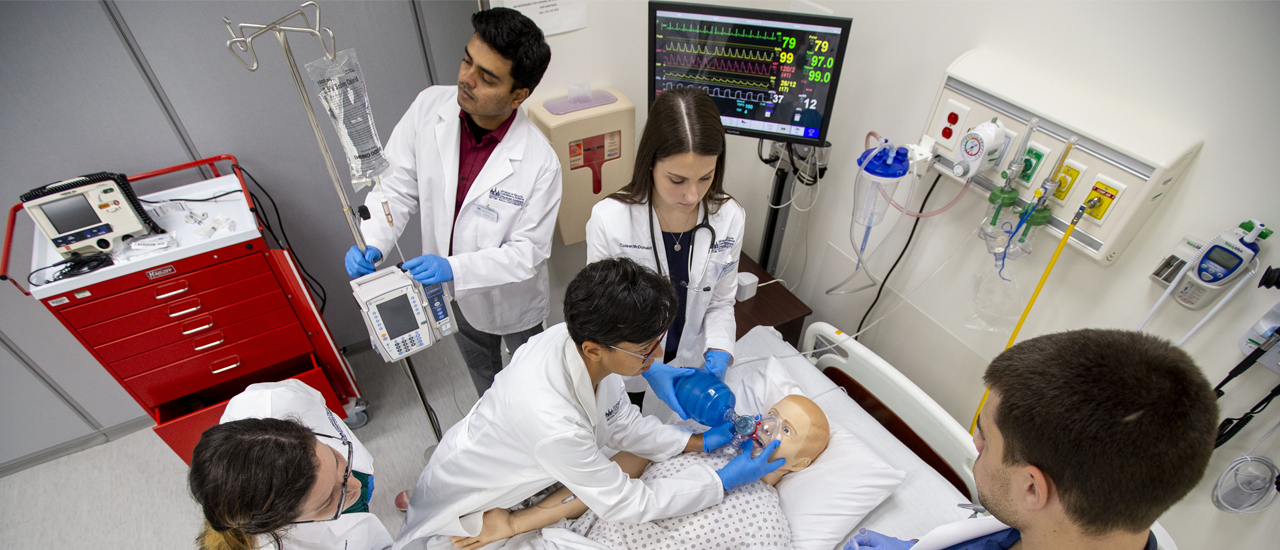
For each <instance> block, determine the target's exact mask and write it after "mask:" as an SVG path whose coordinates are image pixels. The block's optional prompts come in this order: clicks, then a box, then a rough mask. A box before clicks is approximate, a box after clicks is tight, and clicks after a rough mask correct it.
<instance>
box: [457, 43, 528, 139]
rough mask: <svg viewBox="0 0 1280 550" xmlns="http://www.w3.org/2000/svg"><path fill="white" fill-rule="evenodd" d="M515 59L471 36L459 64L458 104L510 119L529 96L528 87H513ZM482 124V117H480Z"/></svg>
mask: <svg viewBox="0 0 1280 550" xmlns="http://www.w3.org/2000/svg"><path fill="white" fill-rule="evenodd" d="M514 83H515V80H514V79H512V77H511V60H509V59H507V58H505V57H502V54H500V53H498V52H497V51H495V50H494V49H493V48H490V47H489V45H488V44H486V43H485V42H484V40H481V39H480V35H478V34H473V35H471V41H470V42H467V47H466V49H465V50H463V55H462V65H461V66H459V67H458V106H459V107H462V110H463V111H466V112H467V113H468V114H470V115H471V117H472V118H473V119H477V118H498V119H499V120H506V118H507V116H508V115H510V114H511V111H513V110H515V108H516V107H519V106H520V103H521V102H523V101H524V100H525V98H527V97H529V90H528V89H527V88H520V89H518V90H512V89H511V86H512V85H513V84H514ZM476 122H477V123H480V122H481V121H480V120H476Z"/></svg>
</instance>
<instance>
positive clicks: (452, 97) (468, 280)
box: [360, 86, 560, 334]
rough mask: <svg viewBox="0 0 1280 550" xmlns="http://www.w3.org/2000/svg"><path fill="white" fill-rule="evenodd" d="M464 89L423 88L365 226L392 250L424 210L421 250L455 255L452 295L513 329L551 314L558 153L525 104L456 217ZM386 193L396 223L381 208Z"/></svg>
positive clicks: (477, 318) (468, 311)
mask: <svg viewBox="0 0 1280 550" xmlns="http://www.w3.org/2000/svg"><path fill="white" fill-rule="evenodd" d="M457 93H458V88H457V87H456V86H432V87H430V88H427V89H426V90H423V91H422V93H420V94H418V98H417V99H415V100H414V102H413V104H412V105H410V106H409V110H408V111H406V112H405V114H404V117H402V118H401V119H400V122H399V123H398V124H396V127H395V130H393V131H392V132H391V138H390V139H389V140H387V147H386V154H387V160H388V161H390V163H391V168H390V169H389V170H387V172H386V173H385V174H384V175H383V177H382V192H381V193H379V192H377V191H375V192H371V193H369V195H368V196H366V197H365V206H367V207H368V208H369V212H370V213H371V214H372V217H371V218H370V219H368V220H365V221H364V222H363V223H361V224H360V231H361V233H363V234H364V238H365V242H366V244H368V245H370V246H375V247H377V248H378V250H381V251H382V254H383V257H384V258H385V257H387V256H389V255H390V253H391V249H392V247H393V245H394V244H395V241H396V239H397V238H398V237H399V236H400V232H401V231H403V230H404V227H405V223H406V222H407V221H408V220H409V218H410V217H411V216H413V214H414V213H415V212H419V211H421V212H422V253H423V254H435V255H437V256H441V257H447V258H448V259H449V267H450V268H451V269H452V270H453V282H452V283H450V284H449V286H450V287H451V288H450V293H451V295H452V296H453V297H454V299H455V300H457V302H458V307H460V308H462V314H463V315H464V316H466V318H467V321H468V322H470V323H471V325H472V326H474V327H475V328H477V329H479V330H481V331H484V332H488V333H491V334H511V333H513V332H518V331H521V330H525V329H528V328H532V327H533V326H534V325H537V324H539V323H541V322H542V321H543V320H544V319H546V317H547V313H549V312H550V305H549V304H550V300H549V294H550V292H549V285H548V280H547V264H546V260H547V257H548V256H550V255H551V235H552V233H553V231H554V230H555V222H556V213H557V212H559V209H560V160H559V159H558V158H557V157H556V154H555V151H554V150H552V148H551V145H550V144H549V143H547V140H546V138H545V137H543V135H542V133H541V132H539V131H538V129H537V128H536V127H534V125H533V123H532V122H530V121H529V117H527V116H525V114H524V112H523V111H520V110H517V111H516V112H515V113H514V114H513V115H512V116H514V117H516V118H515V120H513V121H512V122H511V127H510V128H509V129H508V130H507V133H506V136H504V137H503V139H502V141H501V142H499V143H498V145H497V148H496V149H494V151H493V154H492V155H490V157H489V160H488V162H486V163H485V166H484V168H483V169H481V171H480V173H479V175H477V176H476V179H475V181H474V182H473V183H472V184H471V188H470V189H469V190H468V191H467V195H466V198H465V200H464V202H463V205H462V210H461V211H460V212H459V213H458V221H457V224H456V225H455V224H454V220H453V212H454V206H455V204H456V203H457V193H458V154H459V147H460V143H461V139H462V138H461V129H462V120H461V119H460V118H458V115H459V113H461V112H462V109H461V107H459V106H458V101H457ZM384 195H385V197H386V199H387V202H388V203H389V205H390V207H391V213H392V217H394V218H395V221H396V224H395V227H389V226H388V225H387V221H386V217H385V216H383V214H382V205H381V199H380V197H381V196H384ZM495 216H496V219H494V218H495ZM450 244H452V245H453V254H452V255H450V253H449V250H450Z"/></svg>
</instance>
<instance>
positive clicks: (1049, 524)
mask: <svg viewBox="0 0 1280 550" xmlns="http://www.w3.org/2000/svg"><path fill="white" fill-rule="evenodd" d="M983 380H984V381H985V382H986V383H987V384H988V385H989V386H990V387H991V396H990V398H989V399H987V402H986V404H985V405H984V406H983V408H982V411H981V413H980V415H979V417H978V429H977V431H976V432H975V433H974V435H973V442H974V444H975V445H976V446H977V447H978V459H977V461H976V462H975V463H974V467H973V474H974V482H975V483H976V484H977V487H978V501H979V503H980V504H982V506H983V507H985V508H986V509H987V511H988V512H990V513H991V517H983V518H977V519H971V520H966V521H962V522H957V523H954V524H949V525H944V526H942V527H939V528H938V529H935V530H934V531H932V532H930V533H929V534H928V535H926V536H925V537H923V538H922V539H920V542H919V544H916V543H915V542H912V541H902V540H898V539H896V538H893V537H888V536H884V535H881V534H879V533H875V532H872V531H865V530H864V531H863V532H860V533H859V534H858V535H855V536H854V540H853V541H852V542H850V544H849V545H847V546H846V548H847V549H859V550H860V549H875V550H904V549H907V548H913V545H914V549H915V550H943V549H945V550H1004V549H1011V548H1012V549H1016V550H1058V549H1063V550H1065V549H1069V548H1089V549H1091V550H1143V549H1145V550H1155V549H1156V548H1157V542H1156V539H1155V536H1154V534H1153V533H1152V532H1151V531H1150V529H1151V525H1152V524H1153V523H1155V521H1156V519H1157V518H1159V517H1160V515H1161V514H1163V513H1164V512H1165V510H1168V509H1169V507H1171V506H1173V505H1174V503H1176V502H1178V501H1179V500H1181V499H1182V497H1184V496H1186V494H1187V493H1188V492H1190V491H1191V489H1192V488H1194V487H1195V486H1196V484H1197V483H1198V482H1199V481H1200V478H1201V477H1202V476H1203V475H1204V471H1205V468H1206V467H1207V466H1208V464H1209V457H1210V455H1211V454H1212V453H1213V444H1214V438H1215V435H1216V432H1217V427H1216V425H1217V420H1218V406H1217V401H1216V399H1215V397H1214V395H1213V390H1212V389H1211V388H1210V385H1209V382H1208V380H1206V379H1205V377H1204V375H1203V374H1202V373H1201V372H1200V369H1199V368H1197V367H1196V365H1195V363H1194V362H1192V360H1191V357H1190V356H1188V355H1187V354H1186V353H1185V352H1183V351H1182V350H1180V349H1178V348H1175V347H1173V346H1172V345H1170V344H1169V343H1168V342H1166V341H1164V340H1161V339H1159V338H1156V337H1154V336H1149V335H1145V334H1141V333H1137V332H1128V331H1120V330H1075V331H1070V332H1061V333H1057V334H1049V335H1045V336H1040V337H1037V338H1033V339H1031V340H1027V341H1026V342H1022V343H1020V344H1018V345H1016V346H1014V347H1012V348H1010V349H1008V350H1006V351H1005V352H1004V353H1002V354H1000V355H999V356H997V357H996V359H995V360H994V361H992V362H991V365H990V366H988V367H987V372H986V375H985V376H984V377H983Z"/></svg>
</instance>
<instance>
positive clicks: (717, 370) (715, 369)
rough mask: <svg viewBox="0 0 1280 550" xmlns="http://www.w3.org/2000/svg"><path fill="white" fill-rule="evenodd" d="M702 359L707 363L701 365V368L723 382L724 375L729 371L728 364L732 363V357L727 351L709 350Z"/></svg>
mask: <svg viewBox="0 0 1280 550" xmlns="http://www.w3.org/2000/svg"><path fill="white" fill-rule="evenodd" d="M703 357H704V358H705V359H706V360H707V362H706V363H703V365H702V368H704V369H706V370H707V372H709V373H711V374H714V375H716V378H719V379H721V380H724V373H725V372H726V371H728V370H729V362H730V361H733V356H732V355H729V352H727V351H720V350H718V349H709V350H707V353H705V354H703Z"/></svg>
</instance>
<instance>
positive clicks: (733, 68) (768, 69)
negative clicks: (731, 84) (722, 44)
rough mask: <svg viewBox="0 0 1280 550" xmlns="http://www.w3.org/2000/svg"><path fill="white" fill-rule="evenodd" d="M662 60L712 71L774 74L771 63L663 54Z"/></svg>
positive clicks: (687, 67)
mask: <svg viewBox="0 0 1280 550" xmlns="http://www.w3.org/2000/svg"><path fill="white" fill-rule="evenodd" d="M662 62H663V64H665V65H667V66H671V67H683V68H686V69H706V70H710V71H720V72H728V73H739V74H746V75H756V76H771V75H772V74H773V65H771V64H769V63H760V62H754V61H738V60H734V59H719V58H716V57H710V56H697V55H689V54H663V56H662Z"/></svg>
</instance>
